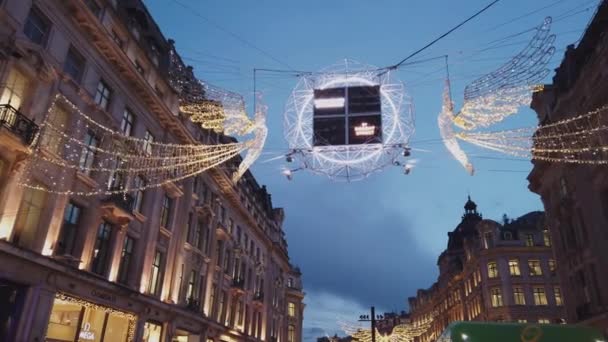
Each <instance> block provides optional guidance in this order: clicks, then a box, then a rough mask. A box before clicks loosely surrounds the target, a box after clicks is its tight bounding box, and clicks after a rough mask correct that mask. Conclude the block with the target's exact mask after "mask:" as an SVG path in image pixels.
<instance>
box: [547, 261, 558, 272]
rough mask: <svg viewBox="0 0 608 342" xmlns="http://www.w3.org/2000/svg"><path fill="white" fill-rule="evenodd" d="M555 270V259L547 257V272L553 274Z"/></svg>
mask: <svg viewBox="0 0 608 342" xmlns="http://www.w3.org/2000/svg"><path fill="white" fill-rule="evenodd" d="M556 271H557V266H556V264H555V260H553V259H549V272H551V275H555V272H556Z"/></svg>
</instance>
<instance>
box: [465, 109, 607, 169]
mask: <svg viewBox="0 0 608 342" xmlns="http://www.w3.org/2000/svg"><path fill="white" fill-rule="evenodd" d="M606 131H608V106H604V107H601V108H599V109H597V110H594V111H591V112H589V113H585V114H582V115H578V116H575V117H572V118H568V119H564V120H559V121H556V122H553V123H550V124H546V125H541V126H538V127H534V128H520V129H514V130H505V131H498V132H477V133H476V132H471V133H469V132H466V133H465V132H462V133H459V134H458V135H457V138H459V139H461V140H463V141H467V142H469V143H472V144H475V145H477V146H480V147H483V148H486V149H490V150H494V151H498V152H502V153H506V154H510V155H514V156H517V157H522V158H531V159H534V160H540V161H547V162H552V163H574V164H592V165H606V164H608V141H606V140H607V138H608V136H607V134H606Z"/></svg>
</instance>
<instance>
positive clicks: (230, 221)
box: [228, 217, 234, 235]
mask: <svg viewBox="0 0 608 342" xmlns="http://www.w3.org/2000/svg"><path fill="white" fill-rule="evenodd" d="M233 231H234V220H233V219H232V217H229V218H228V234H231V235H232V232H233Z"/></svg>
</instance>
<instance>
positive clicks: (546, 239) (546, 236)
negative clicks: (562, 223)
mask: <svg viewBox="0 0 608 342" xmlns="http://www.w3.org/2000/svg"><path fill="white" fill-rule="evenodd" d="M543 241H544V243H545V246H547V247H551V236H550V235H549V231H548V230H543Z"/></svg>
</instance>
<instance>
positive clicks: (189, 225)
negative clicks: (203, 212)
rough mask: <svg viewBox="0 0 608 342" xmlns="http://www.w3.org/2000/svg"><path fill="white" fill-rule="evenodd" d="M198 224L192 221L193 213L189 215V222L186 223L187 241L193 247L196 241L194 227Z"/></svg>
mask: <svg viewBox="0 0 608 342" xmlns="http://www.w3.org/2000/svg"><path fill="white" fill-rule="evenodd" d="M195 224H196V223H195V222H193V221H192V212H190V213H188V222H186V227H187V230H186V241H187V242H188V243H189V244H191V245H193V244H194V243H193V241H194V229H193V228H194V225H195Z"/></svg>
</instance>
